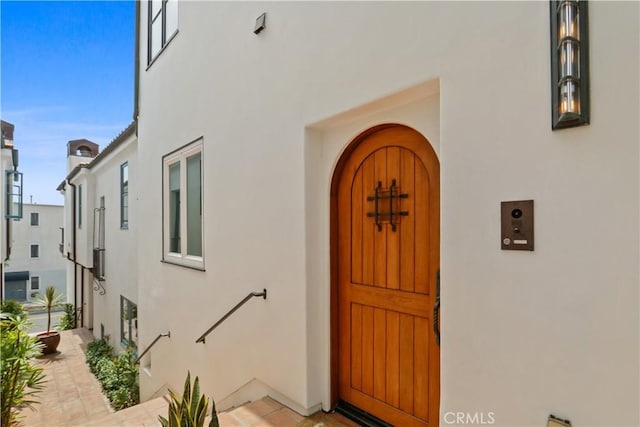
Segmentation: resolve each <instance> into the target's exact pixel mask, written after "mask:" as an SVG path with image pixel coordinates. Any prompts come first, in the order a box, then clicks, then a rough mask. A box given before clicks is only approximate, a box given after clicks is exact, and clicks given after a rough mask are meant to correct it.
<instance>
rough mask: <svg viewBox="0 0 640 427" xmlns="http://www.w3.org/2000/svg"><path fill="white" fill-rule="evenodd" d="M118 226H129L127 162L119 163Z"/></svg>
mask: <svg viewBox="0 0 640 427" xmlns="http://www.w3.org/2000/svg"><path fill="white" fill-rule="evenodd" d="M120 228H129V163H128V162H125V163H123V164H122V165H120Z"/></svg>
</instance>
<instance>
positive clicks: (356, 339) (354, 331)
mask: <svg viewBox="0 0 640 427" xmlns="http://www.w3.org/2000/svg"><path fill="white" fill-rule="evenodd" d="M351 387H353V388H355V389H356V390H362V306H361V305H360V304H355V303H352V304H351Z"/></svg>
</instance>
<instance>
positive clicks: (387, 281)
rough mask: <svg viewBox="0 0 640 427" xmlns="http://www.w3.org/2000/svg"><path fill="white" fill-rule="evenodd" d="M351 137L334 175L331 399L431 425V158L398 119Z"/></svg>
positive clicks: (435, 387)
mask: <svg viewBox="0 0 640 427" xmlns="http://www.w3.org/2000/svg"><path fill="white" fill-rule="evenodd" d="M354 144H356V145H355V148H353V150H352V151H351V152H350V154H345V156H348V157H346V159H343V161H341V165H342V167H341V169H340V170H339V171H337V172H336V173H337V174H339V175H337V176H336V178H335V179H334V197H335V199H334V216H333V218H334V221H335V223H334V240H333V244H334V248H333V255H334V257H335V258H336V259H335V261H337V265H335V264H334V265H335V270H334V271H335V275H334V281H337V284H334V288H333V289H334V294H336V293H337V295H334V298H333V303H334V305H337V321H336V322H335V323H334V325H335V328H334V334H335V336H334V341H333V342H334V345H337V347H338V351H337V356H336V359H337V360H336V359H334V361H335V363H337V365H338V368H337V375H338V379H337V382H338V386H337V389H338V390H337V392H338V394H339V396H338V397H339V399H340V400H342V401H345V402H347V403H349V404H351V405H353V406H356V407H357V408H359V409H361V410H364V411H365V412H367V413H370V414H372V415H374V416H376V417H378V418H380V419H382V420H384V421H386V422H388V423H390V424H393V425H396V426H403V427H404V426H414V425H416V426H417V425H420V426H436V425H438V420H439V414H438V411H439V400H440V352H439V344H438V343H437V339H436V333H435V332H434V328H433V308H434V303H435V297H436V275H437V271H438V268H439V262H440V259H439V258H440V178H439V162H438V159H437V157H436V155H435V152H434V151H433V149H432V147H431V145H430V144H429V142H428V141H427V140H426V139H425V138H424V137H423V136H422V135H421V134H420V133H418V132H416V131H414V130H413V129H410V128H407V127H404V126H395V125H394V126H385V127H380V128H377V129H373V130H372V131H371V132H370V133H368V134H367V135H366V136H363V137H361V138H360V140H359V141H356V142H354ZM336 190H337V192H336ZM336 329H337V331H336ZM334 354H335V353H334ZM334 372H336V371H334ZM334 390H335V389H334Z"/></svg>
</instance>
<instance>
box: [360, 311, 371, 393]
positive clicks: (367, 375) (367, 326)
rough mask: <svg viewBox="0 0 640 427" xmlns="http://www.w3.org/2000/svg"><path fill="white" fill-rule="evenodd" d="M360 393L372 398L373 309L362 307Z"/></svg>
mask: <svg viewBox="0 0 640 427" xmlns="http://www.w3.org/2000/svg"><path fill="white" fill-rule="evenodd" d="M362 392H363V393H365V394H368V395H369V396H373V307H368V306H363V307H362Z"/></svg>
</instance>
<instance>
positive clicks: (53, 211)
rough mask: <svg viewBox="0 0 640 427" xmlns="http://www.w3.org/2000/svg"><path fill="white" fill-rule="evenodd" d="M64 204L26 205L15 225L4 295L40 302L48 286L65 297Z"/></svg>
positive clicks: (6, 269)
mask: <svg viewBox="0 0 640 427" xmlns="http://www.w3.org/2000/svg"><path fill="white" fill-rule="evenodd" d="M63 214H64V207H63V206H55V205H37V204H28V203H24V204H23V210H22V215H23V218H22V220H21V221H16V222H14V224H13V233H12V236H11V241H12V245H11V248H12V249H11V259H10V261H9V262H8V263H6V265H5V288H4V297H5V298H7V299H14V300H18V301H25V302H28V301H37V300H38V299H39V298H40V297H42V295H43V294H44V290H45V289H46V288H47V287H48V286H54V287H55V288H56V290H57V291H58V293H59V294H60V295H61V296H62V297H63V298H65V299H66V295H67V273H66V262H65V260H64V258H63V256H62V254H61V251H60V243H61V242H62V240H61V239H62V224H63Z"/></svg>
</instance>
